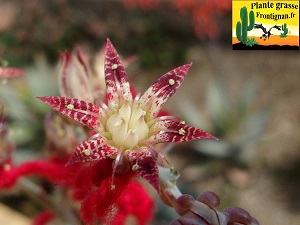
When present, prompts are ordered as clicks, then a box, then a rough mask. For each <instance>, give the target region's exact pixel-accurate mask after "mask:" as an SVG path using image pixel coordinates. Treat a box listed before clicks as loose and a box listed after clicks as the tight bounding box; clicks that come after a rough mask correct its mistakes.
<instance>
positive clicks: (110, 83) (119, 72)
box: [104, 39, 132, 108]
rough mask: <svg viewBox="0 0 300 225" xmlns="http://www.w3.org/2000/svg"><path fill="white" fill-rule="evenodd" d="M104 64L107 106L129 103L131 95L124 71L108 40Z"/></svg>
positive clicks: (113, 106)
mask: <svg viewBox="0 0 300 225" xmlns="http://www.w3.org/2000/svg"><path fill="white" fill-rule="evenodd" d="M104 64H105V65H104V70H105V81H106V97H107V101H108V106H109V107H111V108H115V107H117V106H118V104H119V103H121V104H123V103H124V101H129V102H131V101H132V94H131V92H130V84H129V82H128V77H127V74H126V71H125V69H124V67H123V65H122V62H121V59H120V57H119V55H118V53H117V51H116V49H115V48H114V46H113V45H112V43H111V42H110V40H109V39H107V44H106V47H105V63H104Z"/></svg>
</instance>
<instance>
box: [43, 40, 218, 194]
mask: <svg viewBox="0 0 300 225" xmlns="http://www.w3.org/2000/svg"><path fill="white" fill-rule="evenodd" d="M190 67H191V64H186V65H183V66H180V67H178V68H176V69H173V70H171V71H170V72H168V73H166V74H164V75H163V76H162V77H161V78H160V79H158V80H157V81H156V82H155V83H154V84H153V85H152V86H150V88H149V89H148V90H147V91H146V92H145V93H144V94H143V95H142V96H139V95H137V96H135V94H134V93H132V91H131V89H132V88H131V85H130V84H129V82H128V78H127V74H126V71H125V69H124V67H123V65H122V62H121V60H120V57H119V55H118V53H117V51H116V50H115V48H114V47H113V45H112V43H111V42H110V40H107V44H106V47H105V81H106V102H105V103H104V102H101V103H100V104H93V103H92V102H89V101H84V100H80V99H77V98H70V97H58V96H44V97H37V98H39V99H40V100H42V101H43V102H45V103H47V104H48V105H49V106H51V107H52V108H54V109H55V110H57V111H59V112H61V113H62V114H64V115H65V116H67V117H69V118H71V119H73V120H75V121H77V122H80V123H81V124H83V125H85V126H87V127H89V128H90V129H93V130H94V132H95V133H96V134H95V135H94V136H93V137H91V138H90V139H89V140H86V141H83V142H82V143H81V144H80V145H78V146H77V147H76V148H75V150H74V151H73V153H72V155H71V157H70V159H69V163H68V164H73V163H77V162H80V163H85V162H93V161H99V160H103V159H106V158H112V159H114V163H113V175H112V176H114V174H115V173H118V174H122V173H126V172H128V171H129V170H132V171H137V172H138V173H139V175H140V176H142V177H143V178H145V179H146V180H147V181H148V182H149V183H150V184H152V186H153V187H154V188H155V189H157V190H159V176H158V167H157V159H158V157H160V156H161V153H160V152H158V151H157V150H156V149H155V145H156V144H158V143H166V142H186V141H191V140H197V139H203V138H205V139H216V138H215V137H214V136H212V135H211V134H209V133H206V132H205V131H202V130H200V129H198V128H195V127H192V126H188V125H186V124H185V123H184V122H182V121H180V120H178V119H177V118H176V117H173V116H159V112H160V111H161V108H162V106H163V105H164V104H165V103H166V101H167V100H168V99H169V98H170V97H171V96H172V95H173V94H174V93H175V92H176V90H177V89H178V87H179V86H180V85H181V83H182V82H183V80H184V78H185V76H186V75H187V72H188V70H189V68H190ZM114 188H115V186H114V184H113V177H112V183H111V189H114Z"/></svg>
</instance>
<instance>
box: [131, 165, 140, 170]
mask: <svg viewBox="0 0 300 225" xmlns="http://www.w3.org/2000/svg"><path fill="white" fill-rule="evenodd" d="M139 168H140V166H139V165H138V164H134V165H133V166H132V167H131V169H132V171H137V170H138V169H139Z"/></svg>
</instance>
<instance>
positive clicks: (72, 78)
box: [58, 51, 94, 102]
mask: <svg viewBox="0 0 300 225" xmlns="http://www.w3.org/2000/svg"><path fill="white" fill-rule="evenodd" d="M82 54H83V53H82V51H78V52H77V54H76V53H70V52H67V51H66V52H63V53H61V54H60V70H59V79H58V81H59V91H60V94H61V96H65V97H72V98H80V99H83V100H86V101H89V102H92V101H93V100H94V99H93V95H92V87H91V85H90V83H89V73H88V69H87V65H86V62H85V61H84V59H83V56H82Z"/></svg>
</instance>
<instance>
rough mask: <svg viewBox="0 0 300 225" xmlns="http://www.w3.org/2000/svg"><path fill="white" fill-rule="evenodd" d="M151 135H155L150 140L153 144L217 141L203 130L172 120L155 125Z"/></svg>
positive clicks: (151, 129)
mask: <svg viewBox="0 0 300 225" xmlns="http://www.w3.org/2000/svg"><path fill="white" fill-rule="evenodd" d="M150 133H154V135H152V136H150V137H149V139H148V140H149V141H150V142H151V143H152V144H157V143H165V142H186V141H192V140H198V139H215V140H216V139H217V138H215V137H214V136H213V135H211V134H209V133H207V132H205V131H203V130H200V129H198V128H196V127H191V126H188V125H185V124H184V123H183V122H178V121H175V120H172V119H165V120H161V121H158V122H156V123H154V124H153V125H152V127H151V128H150Z"/></svg>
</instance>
